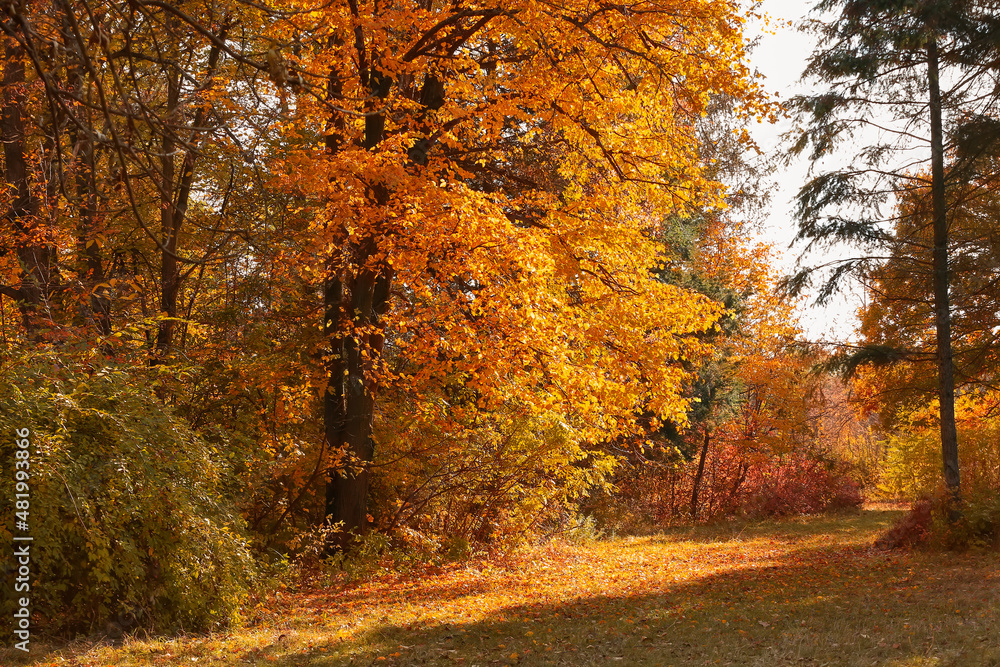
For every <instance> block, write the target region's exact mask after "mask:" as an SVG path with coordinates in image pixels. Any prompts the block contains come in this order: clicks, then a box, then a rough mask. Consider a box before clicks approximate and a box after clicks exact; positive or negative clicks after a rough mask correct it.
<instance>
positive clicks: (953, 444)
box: [927, 38, 961, 520]
mask: <svg viewBox="0 0 1000 667" xmlns="http://www.w3.org/2000/svg"><path fill="white" fill-rule="evenodd" d="M927 81H928V85H929V88H930V114H931V201H932V205H933V215H934V326H935V328H936V332H937V359H938V399H939V401H940V404H941V456H942V460H943V463H944V481H945V485H946V486H947V488H948V492H949V495H950V497H951V498H950V500H951V508H950V510H949V515H950V517H951V518H952V520H954V519H955V518H957V512H958V504H959V502H960V498H961V496H960V491H961V487H960V478H959V469H958V431H957V429H956V427H955V365H954V360H953V358H952V352H951V305H950V303H949V297H948V288H949V277H948V208H947V202H946V201H945V184H944V137H943V130H942V121H941V86H940V81H939V78H938V45H937V38H932V39H931V40H930V41H929V42H928V43H927Z"/></svg>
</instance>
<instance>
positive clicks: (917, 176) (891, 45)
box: [789, 0, 997, 500]
mask: <svg viewBox="0 0 1000 667" xmlns="http://www.w3.org/2000/svg"><path fill="white" fill-rule="evenodd" d="M987 5H988V3H978V2H959V3H955V2H944V1H941V0H920V1H916V2H915V1H912V0H886V1H882V2H862V1H860V0H824V1H823V2H820V3H819V4H818V5H817V11H818V12H834V13H835V14H836V18H835V19H834V20H830V21H827V22H825V23H823V22H820V21H817V22H816V23H815V24H814V26H815V27H816V28H817V30H818V32H819V34H820V35H821V38H822V39H823V44H822V46H821V48H820V49H819V50H818V51H817V52H816V53H815V54H814V55H813V57H812V59H811V61H810V63H809V66H808V68H807V70H806V75H808V76H811V77H813V78H814V79H816V80H818V81H819V82H821V83H823V84H826V85H827V86H828V87H827V88H826V89H825V90H823V91H822V92H820V93H818V94H814V95H809V96H803V97H799V98H797V99H796V100H794V102H793V104H794V105H795V107H796V108H797V109H798V110H799V112H800V117H801V118H803V119H804V120H805V121H806V122H807V126H806V128H805V129H804V130H803V131H802V132H801V135H800V137H799V139H798V141H797V143H796V144H795V146H794V148H793V153H800V152H803V151H805V150H806V149H810V151H809V156H810V158H811V159H812V160H813V162H814V163H816V162H819V161H820V160H821V159H822V158H824V157H826V156H827V155H829V154H831V153H833V152H834V151H835V150H836V149H837V148H838V147H839V146H840V145H841V144H844V143H848V142H849V143H850V145H851V149H852V151H853V152H854V154H855V155H856V156H857V157H856V158H855V160H854V161H853V162H852V163H851V164H850V165H849V166H848V167H845V168H842V169H837V170H834V171H829V172H825V173H821V174H819V175H817V176H815V177H814V178H812V180H810V181H809V182H808V183H807V184H806V185H805V186H804V187H803V188H802V190H801V191H800V194H799V208H798V218H799V233H798V239H799V240H805V241H808V245H807V250H808V249H810V248H812V247H814V246H815V245H817V244H833V243H837V242H848V243H851V244H854V245H856V246H860V247H861V248H862V249H863V250H864V251H866V252H865V253H863V254H862V256H859V257H853V258H850V259H846V260H842V261H837V262H834V263H832V264H827V265H823V266H821V267H811V268H807V269H804V270H802V271H800V272H799V273H798V274H797V275H796V276H794V277H793V278H792V279H791V281H790V282H789V286H790V287H792V288H793V289H802V288H804V287H806V286H808V285H809V284H810V283H811V282H812V281H813V280H814V279H815V278H816V277H817V276H819V275H823V274H824V273H825V275H824V282H823V283H822V285H821V287H820V290H819V295H820V299H821V300H822V299H825V298H828V297H829V296H830V295H831V294H832V292H833V291H834V290H835V289H836V288H837V286H838V284H839V283H840V280H841V278H843V277H845V276H848V275H851V274H854V275H859V274H860V275H863V274H864V273H866V272H867V271H870V270H871V269H872V268H873V267H874V266H877V265H878V264H879V263H881V262H883V261H885V260H886V259H887V258H888V257H889V256H890V254H891V252H890V250H891V248H892V247H894V246H895V244H897V243H898V242H900V240H901V239H899V238H898V237H897V236H896V234H895V231H894V224H893V223H894V222H895V220H896V219H897V218H896V217H893V216H890V217H886V216H885V215H884V214H883V211H884V209H885V207H886V206H888V207H890V208H892V209H893V210H898V209H896V208H895V204H896V202H898V201H899V199H900V198H903V197H907V196H911V195H913V194H914V193H916V192H924V193H929V195H930V203H931V206H930V209H931V210H932V215H931V216H930V217H929V218H928V219H927V223H928V224H929V225H930V227H931V229H932V232H933V233H932V237H933V252H932V257H933V283H932V285H933V295H934V312H933V325H934V329H935V332H936V346H935V347H936V357H937V376H938V387H937V395H938V399H939V402H940V417H941V420H940V429H941V453H942V463H943V466H942V467H943V471H944V480H945V483H946V485H947V487H948V489H949V491H950V492H951V494H952V497H953V498H954V499H956V500H957V499H958V498H959V491H960V479H959V468H958V443H957V434H956V430H955V416H954V401H955V381H954V360H953V355H952V340H951V339H952V335H951V326H952V323H951V320H952V315H953V312H952V307H951V304H950V301H949V285H950V276H949V265H948V264H949V237H948V226H949V210H948V206H947V201H946V198H945V190H946V187H947V184H948V182H949V180H954V179H956V178H961V177H962V173H963V170H962V169H961V168H958V167H957V165H955V166H954V168H952V169H950V170H946V169H945V156H946V155H947V154H948V152H949V151H950V150H951V149H952V148H953V147H954V146H953V144H950V143H948V142H946V130H947V129H948V128H947V127H946V125H950V126H952V129H954V126H956V125H958V124H961V123H962V122H963V119H968V118H972V117H977V116H981V115H984V114H985V115H988V114H989V109H990V108H991V106H992V105H994V104H995V103H996V99H997V93H996V92H995V91H996V90H997V88H996V86H995V82H996V74H997V72H996V69H995V68H994V67H993V58H992V57H991V56H990V55H989V54H991V53H994V50H995V46H994V45H995V43H996V42H995V34H996V23H997V21H996V17H995V15H994V12H993V11H992V9H991V8H990V7H988V6H987ZM942 81H945V82H946V87H945V88H942V83H941V82H942ZM952 134H954V133H952ZM858 143H861V144H863V148H861V149H860V150H859V149H858V147H857V145H858ZM915 156H916V157H915ZM921 166H922V167H923V168H921ZM877 352H878V351H877V350H873V349H869V350H865V351H863V353H862V354H861V356H858V357H856V358H855V362H857V361H861V360H874V359H875V358H876V357H878V354H877Z"/></svg>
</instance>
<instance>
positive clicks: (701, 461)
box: [691, 426, 712, 521]
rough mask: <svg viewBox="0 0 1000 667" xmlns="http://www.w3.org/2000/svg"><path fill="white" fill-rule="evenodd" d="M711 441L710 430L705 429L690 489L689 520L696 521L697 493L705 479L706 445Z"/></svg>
mask: <svg viewBox="0 0 1000 667" xmlns="http://www.w3.org/2000/svg"><path fill="white" fill-rule="evenodd" d="M711 441H712V430H711V429H710V428H708V426H706V427H705V439H704V441H703V442H702V445H701V455H700V456H699V457H698V472H696V473H695V476H694V484H693V486H692V489H691V520H692V521H697V520H698V492H699V491H700V490H701V480H702V479H703V478H704V477H705V459H706V458H708V445H709V444H710V443H711Z"/></svg>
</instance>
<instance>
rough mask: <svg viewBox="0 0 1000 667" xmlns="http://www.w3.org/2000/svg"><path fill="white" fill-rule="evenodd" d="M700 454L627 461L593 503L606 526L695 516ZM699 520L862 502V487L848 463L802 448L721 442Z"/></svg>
mask: <svg viewBox="0 0 1000 667" xmlns="http://www.w3.org/2000/svg"><path fill="white" fill-rule="evenodd" d="M697 467H698V460H697V457H695V458H692V459H690V460H685V459H684V458H683V457H681V456H680V455H678V454H675V455H674V456H673V457H672V458H669V457H668V458H664V459H662V460H653V461H650V460H647V461H644V462H632V463H629V464H626V465H624V466H623V467H622V468H621V469H620V470H619V471H618V473H617V476H616V478H615V484H616V486H617V489H618V491H617V493H616V494H614V495H611V496H608V497H606V498H603V499H602V500H601V502H591V503H589V506H588V510H589V511H590V512H592V513H594V514H595V516H596V517H597V519H598V523H599V524H600V525H601V526H602V527H605V528H609V529H612V530H615V531H620V532H625V533H644V532H650V531H655V530H658V529H660V528H663V527H666V526H671V525H677V524H682V523H687V522H690V521H691V497H692V490H693V486H694V479H695V475H696V470H697ZM698 498H699V501H698V517H697V518H698V520H699V521H713V520H717V519H726V518H736V517H740V518H769V517H776V516H785V515H792V514H813V513H819V512H825V511H831V510H840V509H851V508H857V507H859V506H860V505H861V502H862V497H861V491H860V488H859V486H858V484H857V483H856V482H854V481H853V480H852V479H851V476H850V475H849V470H848V469H847V466H846V464H844V463H843V462H841V461H838V460H836V459H831V458H829V457H828V456H826V455H824V454H823V453H822V452H820V451H816V450H813V449H810V448H805V447H804V448H802V449H800V450H795V451H791V452H774V451H768V450H767V449H764V448H761V449H758V450H750V449H748V448H745V447H741V446H739V445H735V444H730V443H718V444H717V445H716V446H715V447H713V448H712V449H710V450H709V453H708V457H707V460H706V464H705V471H704V475H703V478H702V480H701V485H700V487H699V494H698Z"/></svg>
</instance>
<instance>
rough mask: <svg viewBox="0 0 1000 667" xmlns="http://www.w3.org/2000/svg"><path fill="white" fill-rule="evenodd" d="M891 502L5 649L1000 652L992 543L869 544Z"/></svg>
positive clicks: (999, 657) (276, 661)
mask: <svg viewBox="0 0 1000 667" xmlns="http://www.w3.org/2000/svg"><path fill="white" fill-rule="evenodd" d="M899 514H900V513H899V512H898V511H887V510H876V509H869V510H865V511H863V512H860V513H858V514H849V515H840V516H824V517H807V518H801V519H793V520H788V521H782V522H770V523H764V524H749V525H739V526H733V525H728V526H710V527H698V528H689V529H681V530H674V531H668V532H666V533H663V534H660V535H655V536H651V537H641V538H616V539H608V540H601V541H597V542H590V543H586V544H563V543H559V544H550V545H548V546H543V547H537V548H533V549H530V550H526V551H524V552H521V553H519V554H518V555H517V556H515V557H511V558H508V559H506V560H504V561H503V562H483V561H476V560H474V561H470V562H465V563H460V564H454V565H450V566H446V567H443V568H423V569H420V570H416V571H411V572H410V573H408V574H406V575H395V576H389V575H386V576H383V577H377V578H375V579H372V580H369V581H365V582H362V583H358V584H351V585H348V586H343V585H337V586H335V587H332V588H327V589H321V588H314V589H309V590H295V591H293V590H288V591H285V592H284V593H283V595H280V596H278V597H277V599H275V600H271V601H270V602H269V603H268V605H267V607H266V609H265V608H263V607H261V608H259V609H258V610H257V615H258V618H259V620H257V621H256V622H255V623H254V624H253V625H252V626H251V627H247V628H243V629H237V630H233V631H231V632H228V633H224V634H216V635H208V636H204V635H202V636H186V637H181V638H171V639H158V640H152V639H147V640H140V639H134V640H126V641H125V643H124V644H123V645H121V646H118V647H113V646H108V645H107V644H94V643H93V642H76V643H73V644H69V645H61V646H36V645H35V644H33V645H32V653H31V654H30V656H27V658H26V659H25V658H24V657H19V656H17V655H14V654H15V653H16V652H14V651H0V663H2V664H4V665H10V664H18V665H21V664H23V665H39V666H41V665H59V666H71V665H80V666H83V665H88V666H89V665H94V666H98V665H100V666H111V665H114V666H115V667H133V666H139V665H142V666H146V665H185V666H188V667H191V666H192V665H197V666H198V667H201V666H203V665H216V666H226V667H229V666H237V665H273V666H276V667H292V666H296V667H298V666H303V667H305V666H316V667H319V666H323V665H380V666H381V665H385V666H388V665H465V666H467V667H471V666H472V665H480V666H481V667H485V666H486V665H506V664H523V665H571V666H574V667H576V666H581V667H582V666H585V665H598V664H600V665H614V664H619V665H702V664H715V665H766V666H767V667H777V666H778V665H803V664H805V665H889V666H893V667H904V666H918V665H919V666H923V665H956V666H957V665H961V666H963V667H964V666H966V665H969V666H974V665H1000V556H998V555H997V554H996V553H961V554H955V553H925V552H915V553H902V552H891V553H887V552H882V551H876V550H873V549H872V547H871V545H872V543H873V542H874V539H875V537H876V535H877V534H878V533H879V531H881V530H883V529H884V528H885V527H887V526H888V525H889V524H890V523H891V522H892V520H894V519H895V518H896V517H898V516H899Z"/></svg>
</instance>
